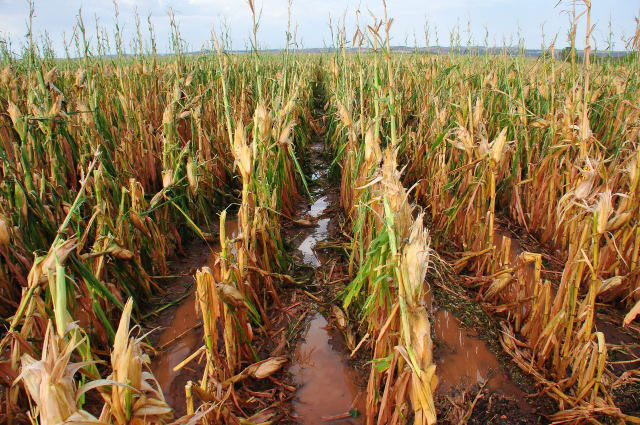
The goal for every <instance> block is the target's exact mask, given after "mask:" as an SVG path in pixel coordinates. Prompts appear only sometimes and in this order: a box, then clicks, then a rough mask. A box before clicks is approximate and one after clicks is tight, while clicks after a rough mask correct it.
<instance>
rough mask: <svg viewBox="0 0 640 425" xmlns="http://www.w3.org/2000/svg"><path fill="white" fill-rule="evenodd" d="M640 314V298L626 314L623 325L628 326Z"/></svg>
mask: <svg viewBox="0 0 640 425" xmlns="http://www.w3.org/2000/svg"><path fill="white" fill-rule="evenodd" d="M639 314H640V300H638V302H636V304H635V305H634V306H633V307H632V308H631V310H629V312H628V313H627V315H626V316H624V321H623V323H622V326H628V325H629V323H631V322H633V321H634V320H635V318H636V317H637V316H638V315H639Z"/></svg>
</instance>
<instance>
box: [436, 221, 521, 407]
mask: <svg viewBox="0 0 640 425" xmlns="http://www.w3.org/2000/svg"><path fill="white" fill-rule="evenodd" d="M495 239H496V241H497V249H500V250H502V249H504V245H505V244H509V246H508V249H509V256H508V257H509V259H508V261H509V263H510V265H514V264H515V263H516V258H517V256H518V255H519V254H520V253H521V252H523V248H522V246H521V245H520V243H519V241H518V240H516V239H514V238H511V237H509V236H508V234H507V233H506V232H500V233H497V232H496V236H495ZM525 272H526V273H532V272H533V270H532V269H531V268H530V265H527V266H526V268H525ZM432 315H433V321H434V329H433V337H434V339H435V340H436V341H437V342H438V350H437V353H436V355H435V360H436V364H437V369H436V370H437V372H436V373H437V375H438V378H439V385H438V389H437V391H438V392H439V393H441V394H443V393H447V392H449V391H451V390H452V389H454V388H456V389H462V390H468V389H470V388H472V387H473V386H474V385H476V384H478V385H482V386H485V387H486V388H488V389H489V390H491V391H494V392H498V393H500V394H502V395H506V396H509V397H511V398H514V399H515V401H516V402H517V403H518V406H519V407H520V408H521V409H523V410H524V411H527V412H531V411H532V408H531V406H530V405H529V404H528V403H527V401H526V393H525V392H524V391H522V390H521V389H520V388H519V387H518V386H517V385H516V384H515V383H514V382H512V381H511V379H510V378H509V376H508V374H507V373H506V371H505V369H504V367H503V366H502V365H501V364H500V362H499V360H498V357H497V355H496V354H494V353H493V352H492V351H491V350H490V349H489V346H488V344H487V343H486V342H485V341H483V340H482V339H481V338H480V336H479V335H478V333H477V331H474V330H470V329H467V328H466V327H464V326H463V324H462V323H461V322H460V320H459V319H458V318H456V317H455V316H454V315H453V314H452V313H451V312H449V311H448V310H446V309H445V308H435V309H433V312H432Z"/></svg>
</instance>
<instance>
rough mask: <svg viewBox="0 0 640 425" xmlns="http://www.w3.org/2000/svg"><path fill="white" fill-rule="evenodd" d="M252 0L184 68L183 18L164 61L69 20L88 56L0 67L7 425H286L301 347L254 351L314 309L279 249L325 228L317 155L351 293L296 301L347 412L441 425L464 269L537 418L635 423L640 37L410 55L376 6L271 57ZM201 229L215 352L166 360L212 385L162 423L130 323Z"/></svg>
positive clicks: (206, 335)
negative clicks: (441, 326) (346, 360)
mask: <svg viewBox="0 0 640 425" xmlns="http://www.w3.org/2000/svg"><path fill="white" fill-rule="evenodd" d="M249 4H250V8H251V11H252V13H253V16H254V33H253V39H252V46H253V49H252V50H251V51H250V52H245V53H232V52H230V51H228V50H227V47H226V45H225V43H226V41H225V37H224V34H219V35H216V34H214V35H213V37H212V44H211V49H210V51H208V52H207V53H202V54H198V55H191V54H187V53H185V52H184V51H182V50H181V44H180V33H179V29H178V27H177V26H173V31H174V32H173V33H172V35H171V37H172V40H174V41H175V45H174V47H175V55H172V56H160V55H157V54H156V53H155V50H154V52H153V53H149V54H143V52H142V49H140V52H139V54H136V55H131V56H125V55H118V56H117V57H115V56H114V57H109V56H107V55H104V54H102V53H101V50H102V49H101V46H100V45H98V46H97V48H96V47H93V46H91V44H90V42H89V41H88V40H87V39H86V38H85V37H84V34H85V32H84V24H83V23H82V20H81V19H80V20H79V22H78V30H79V34H81V37H80V38H78V40H77V47H78V52H79V53H80V54H79V55H78V58H77V59H66V60H62V59H56V58H54V57H53V56H51V55H50V54H48V53H47V52H48V51H47V48H46V47H47V46H37V45H35V44H32V43H30V44H29V46H28V48H26V49H25V52H24V54H22V55H21V56H17V55H15V54H12V53H11V52H9V51H3V52H2V55H3V56H2V57H3V59H2V67H1V69H0V156H1V158H2V165H1V167H0V300H1V302H0V320H1V323H2V327H1V330H0V337H1V340H0V396H1V407H0V421H2V422H6V423H8V424H23V423H32V424H38V423H39V424H40V425H57V424H62V423H78V424H79V423H82V424H87V423H96V424H98V423H100V424H117V425H124V424H136V425H139V424H142V423H152V424H169V423H174V424H194V423H203V424H234V425H236V424H238V425H239V424H272V423H277V422H281V423H296V420H295V417H292V416H290V415H289V414H282V413H281V412H282V411H290V410H291V409H290V405H291V402H292V399H293V398H294V397H295V389H296V388H295V382H293V381H292V380H291V377H290V375H289V374H288V372H287V367H288V364H289V363H290V362H291V361H292V356H293V354H292V353H293V347H294V346H295V338H294V337H293V336H290V339H286V341H285V340H283V342H282V345H281V346H280V347H279V349H277V350H276V349H269V350H267V349H265V348H264V347H267V346H268V344H270V343H271V342H273V341H275V340H276V339H277V338H280V334H279V330H278V329H279V327H280V326H281V325H280V321H281V319H280V318H281V316H282V315H283V314H284V313H283V312H285V313H286V312H287V311H288V310H289V309H291V308H293V307H292V306H293V305H297V301H296V300H297V298H296V296H297V295H295V294H298V293H299V294H302V293H303V292H305V293H307V294H308V290H309V288H308V287H305V286H304V285H305V284H304V282H303V281H304V278H303V275H302V274H301V272H300V267H301V266H300V264H299V261H298V259H297V258H296V256H295V255H292V249H291V243H290V242H289V239H288V236H287V235H288V234H289V233H288V232H291V227H292V226H293V227H294V228H298V227H305V226H307V227H308V226H311V225H313V224H314V220H311V221H310V220H307V219H304V218H303V219H301V218H300V208H301V207H300V205H305V203H307V202H308V201H309V199H311V198H312V187H313V184H314V182H313V180H314V178H312V177H311V176H310V174H309V173H308V170H309V163H310V162H311V160H310V159H309V158H310V154H309V152H311V150H312V146H311V144H312V142H313V141H314V140H321V141H322V143H323V145H324V146H326V154H327V155H328V156H329V159H328V163H330V181H331V182H332V184H333V185H334V186H335V188H336V192H337V194H338V195H337V203H336V206H335V208H336V210H339V212H338V214H339V217H340V222H339V224H338V225H339V233H340V235H339V237H338V236H336V239H338V240H339V241H338V242H336V244H335V246H338V247H339V248H340V249H338V250H334V251H332V252H333V254H332V255H333V257H335V258H334V259H332V260H331V261H333V265H332V266H331V267H332V268H331V272H330V273H329V278H330V280H331V277H332V276H333V275H334V267H335V268H336V269H337V268H340V267H339V266H338V267H336V264H342V265H343V266H344V267H342V269H343V275H344V276H343V277H342V278H340V279H339V280H341V281H343V282H344V284H342V285H341V286H339V287H335V288H332V289H331V296H330V297H328V298H326V299H324V300H319V299H316V297H314V296H313V294H309V296H310V297H312V298H313V299H314V300H315V301H314V303H315V304H317V305H322V306H323V308H326V309H327V310H328V311H331V315H332V317H334V319H335V320H334V323H333V326H334V327H336V328H337V329H339V330H340V331H341V333H342V338H343V339H344V341H345V344H346V346H347V347H348V351H351V357H354V356H355V354H356V353H357V354H358V356H361V357H362V358H364V359H365V360H366V361H365V363H364V364H366V367H365V368H364V370H362V371H361V372H362V379H363V381H364V382H366V386H364V387H363V399H364V400H363V404H362V405H363V406H364V408H363V411H361V412H359V415H361V418H360V419H358V420H361V421H362V422H361V423H364V424H366V425H382V424H404V423H414V424H416V425H427V424H428V425H431V424H436V423H453V422H452V421H451V418H448V417H446V415H444V414H443V412H442V409H441V407H440V406H441V404H440V403H439V402H438V400H439V399H442V397H443V396H442V395H441V393H440V392H439V368H440V367H441V363H438V352H439V351H438V350H437V349H436V346H437V345H438V342H437V341H436V338H435V337H434V332H433V327H434V321H435V315H434V309H433V303H434V302H436V303H437V299H435V297H436V295H434V292H436V289H437V290H439V291H449V292H459V288H458V287H457V286H456V287H455V288H454V287H453V286H452V284H451V282H452V279H453V280H454V281H455V282H456V285H459V286H460V287H461V288H462V289H461V290H462V291H463V292H464V297H466V299H468V300H471V302H473V303H474V304H476V305H478V306H479V307H481V308H482V309H483V310H484V311H485V312H486V313H487V315H488V316H489V317H490V318H491V320H493V321H494V323H496V326H497V327H498V330H499V332H498V333H499V340H498V341H497V342H498V344H499V347H500V351H501V352H502V354H503V355H505V356H506V357H507V358H509V359H510V360H509V361H510V362H511V363H512V364H513V365H515V367H517V368H519V369H520V370H521V372H522V373H523V374H524V375H526V376H527V377H529V378H528V379H531V380H532V382H533V388H535V392H534V393H533V396H534V397H541V398H542V397H544V398H545V399H546V400H548V401H549V403H550V404H551V406H552V408H551V410H549V411H547V412H546V413H544V414H541V415H540V416H539V418H540V419H539V422H540V423H594V424H596V423H616V424H618V423H619V424H622V423H640V417H638V416H636V415H638V413H637V412H638V409H637V408H636V409H635V410H634V409H629V408H627V407H625V406H622V405H621V404H620V400H621V398H620V392H625V391H636V392H637V391H638V382H639V381H640V369H639V368H638V361H639V360H640V359H638V358H637V357H636V354H635V353H637V351H634V347H636V348H637V347H638V344H639V342H638V341H640V327H639V326H638V324H637V323H638V322H637V317H638V316H639V315H640V258H639V257H640V104H639V103H638V99H640V77H639V75H640V72H639V71H640V61H639V60H638V59H639V58H640V32H636V34H635V38H634V39H633V40H632V47H633V49H634V53H633V54H630V55H628V56H627V57H625V58H621V59H616V60H614V59H603V58H601V57H597V56H591V55H590V47H589V34H590V30H588V31H587V39H586V44H587V49H585V52H584V55H583V56H582V57H581V58H575V57H574V58H564V59H563V58H560V57H559V56H558V54H557V52H556V51H555V49H554V46H550V47H549V49H548V51H545V52H544V53H545V54H543V55H542V56H540V57H538V58H531V57H525V56H524V55H511V54H507V52H506V51H504V52H503V53H502V54H494V53H487V54H457V53H456V52H455V49H451V51H449V52H448V53H445V54H437V55H436V54H425V53H422V52H420V51H417V50H416V51H415V52H414V53H410V54H400V53H395V52H394V51H393V49H392V48H391V45H390V35H389V34H390V28H391V26H392V20H391V19H389V18H387V16H385V17H384V19H377V18H373V22H372V23H371V24H370V25H368V26H367V27H366V28H358V29H357V30H356V32H355V34H347V31H346V29H344V28H343V27H340V26H337V27H336V28H335V32H334V33H335V40H334V42H335V49H333V50H332V51H331V52H330V53H322V54H309V53H307V54H305V53H297V52H293V51H290V50H289V49H288V48H287V49H285V50H283V51H282V52H280V53H273V54H272V53H264V52H260V51H259V50H258V48H257V45H258V42H257V24H256V23H255V17H256V11H255V10H254V7H253V3H252V2H250V3H249ZM584 6H585V15H584V19H585V20H587V28H591V25H590V24H589V22H590V20H589V19H590V7H591V4H590V2H588V1H585V2H584ZM574 25H575V24H574ZM150 30H151V31H152V28H151V27H150ZM152 34H153V33H152ZM287 34H289V33H287ZM352 37H353V38H352ZM287 42H289V40H287ZM348 45H351V46H352V48H349V49H348V48H347V46H348ZM91 49H93V50H96V49H97V52H98V53H97V54H95V53H93V54H89V52H90V51H91ZM229 221H233V222H234V223H237V229H238V230H237V232H236V233H234V234H233V235H231V234H228V232H227V230H226V229H228V224H229ZM296 226H297V227H296ZM194 240H202V241H205V243H206V246H207V250H208V251H209V252H210V260H209V261H208V263H207V264H206V265H204V264H203V265H200V266H199V267H198V269H197V270H196V271H195V272H193V273H191V274H190V278H191V279H192V281H193V282H194V289H193V293H194V294H195V298H194V300H195V301H194V302H193V304H194V305H193V308H194V309H195V311H197V314H198V318H199V319H198V320H199V324H198V326H201V328H202V333H203V337H202V341H200V343H199V344H198V345H197V346H195V347H192V349H191V350H190V351H189V353H187V354H186V355H184V356H183V357H182V358H181V359H180V360H181V362H180V365H179V366H177V367H176V368H174V369H173V371H174V372H175V371H177V370H179V369H181V368H186V367H187V365H190V364H193V363H196V362H197V363H198V364H200V365H201V366H202V370H203V373H202V374H201V376H198V378H197V379H192V380H190V381H189V382H188V384H187V385H186V387H185V388H184V400H185V402H184V403H185V406H182V408H183V410H184V411H185V412H186V413H185V415H184V416H182V417H177V415H176V414H175V411H176V410H178V409H177V408H176V406H172V405H170V404H169V403H168V402H167V400H166V395H167V394H164V393H163V390H162V389H161V386H160V383H159V382H158V380H157V379H156V376H154V374H153V373H152V370H151V364H152V361H153V358H154V355H155V354H157V350H156V348H157V347H155V348H154V347H153V344H152V343H150V342H149V339H148V334H147V333H145V331H144V330H145V329H146V327H145V319H146V318H147V317H149V316H150V315H152V314H154V312H153V311H152V312H151V313H149V311H150V309H154V308H157V306H154V305H153V304H152V303H150V301H149V300H150V299H152V298H153V297H156V296H159V295H163V294H167V289H168V288H167V287H166V286H165V282H166V278H167V277H168V276H170V275H171V274H172V273H173V269H172V266H171V265H172V263H173V261H174V260H175V259H176V258H180V257H181V256H184V254H185V251H188V250H189V249H190V246H192V245H191V244H192V241H194ZM525 240H526V241H528V242H527V243H524V242H523V241H525ZM327 263H328V262H327ZM438 288H439V289H438ZM292 293H293V294H294V295H293V296H292V295H291V294H292ZM302 296H304V295H302ZM175 302H176V303H177V301H175ZM163 308H164V307H163ZM284 316H287V315H286V314H284ZM289 316H292V317H290V318H289V319H290V320H293V319H295V317H294V316H295V315H294V314H291V313H289ZM299 320H300V321H302V318H300V319H299ZM290 323H291V322H290ZM612 323H613V324H612ZM292 335H293V332H292ZM621 335H625V337H624V338H623V337H621ZM287 338H289V336H288V337H287ZM630 341H631V342H630ZM283 347H286V348H283ZM621 366H625V367H621ZM444 367H446V364H445V365H444ZM269 386H272V387H273V389H268V388H271V387H269ZM478 394H479V395H478V397H480V393H478ZM478 397H476V400H474V401H473V403H471V401H469V402H468V403H467V404H466V406H465V407H464V408H465V410H466V409H469V414H468V415H467V416H464V417H460V418H459V419H460V420H459V421H455V423H467V421H468V420H469V418H470V416H469V415H471V413H472V412H473V409H474V406H475V404H476V401H477V399H478ZM283 406H289V410H287V409H284V407H283ZM282 409H284V410H282ZM356 416H357V415H356ZM356 416H354V417H356ZM343 419H344V417H343Z"/></svg>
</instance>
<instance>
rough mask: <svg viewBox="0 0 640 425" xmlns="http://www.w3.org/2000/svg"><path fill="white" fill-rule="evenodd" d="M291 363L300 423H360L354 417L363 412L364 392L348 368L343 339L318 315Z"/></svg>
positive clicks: (310, 325)
mask: <svg viewBox="0 0 640 425" xmlns="http://www.w3.org/2000/svg"><path fill="white" fill-rule="evenodd" d="M294 359H295V360H294V362H293V365H292V366H291V368H290V369H289V371H290V372H291V373H292V374H293V376H294V379H295V381H296V384H297V385H298V391H297V393H296V398H295V400H294V402H293V407H294V411H295V414H296V416H297V420H298V421H299V422H300V423H302V424H304V425H320V424H327V423H353V424H359V423H361V421H360V420H359V419H358V418H355V417H354V416H357V415H358V414H362V413H363V412H364V401H365V394H364V391H363V390H361V389H360V388H359V387H358V386H357V385H356V384H355V382H356V378H357V377H356V372H355V371H354V370H352V369H351V368H350V367H349V366H348V365H347V362H346V359H347V354H346V348H345V347H344V343H343V341H342V338H341V337H340V335H339V334H338V333H336V332H334V331H332V330H330V329H329V328H328V323H327V321H326V319H325V318H324V317H323V316H322V315H321V314H320V313H315V315H314V316H313V318H312V319H311V323H310V324H309V330H308V331H307V334H306V335H305V338H304V341H302V342H301V343H300V345H299V346H298V348H297V350H296V353H295V357H294Z"/></svg>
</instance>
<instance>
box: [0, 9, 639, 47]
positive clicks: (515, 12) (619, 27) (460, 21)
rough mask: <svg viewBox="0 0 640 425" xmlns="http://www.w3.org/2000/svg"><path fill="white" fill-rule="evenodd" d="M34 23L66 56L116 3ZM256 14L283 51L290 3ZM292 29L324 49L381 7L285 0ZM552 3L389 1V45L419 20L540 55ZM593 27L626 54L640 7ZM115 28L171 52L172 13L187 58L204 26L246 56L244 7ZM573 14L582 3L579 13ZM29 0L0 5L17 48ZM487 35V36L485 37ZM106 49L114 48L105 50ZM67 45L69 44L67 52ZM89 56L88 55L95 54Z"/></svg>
mask: <svg viewBox="0 0 640 425" xmlns="http://www.w3.org/2000/svg"><path fill="white" fill-rule="evenodd" d="M33 1H34V5H35V16H34V20H33V30H34V31H33V32H34V35H35V36H36V37H41V36H42V35H43V34H44V31H45V30H46V31H47V33H48V35H49V38H50V39H51V40H52V43H53V46H54V49H55V52H56V54H57V55H58V56H64V52H65V50H64V40H67V42H68V43H69V40H70V39H71V37H72V34H73V33H74V26H75V24H76V22H77V15H78V13H79V11H80V9H82V16H83V19H84V23H85V26H86V27H87V30H86V31H87V36H88V37H89V39H90V41H91V42H95V40H96V30H95V27H96V19H97V20H98V25H99V27H100V28H102V29H103V30H104V31H106V32H107V33H108V34H109V35H110V38H111V39H113V32H114V27H115V26H114V5H113V1H112V0H33ZM255 1H256V8H257V9H258V10H259V11H261V12H260V26H259V29H258V42H259V44H260V47H261V48H281V47H283V46H284V44H285V39H286V38H285V34H286V30H287V21H288V2H289V0H255ZM292 2H293V3H292V6H291V27H292V32H294V31H295V34H296V41H297V43H298V46H299V47H305V48H311V47H326V46H330V45H331V31H330V29H329V21H330V19H331V21H332V22H333V23H334V24H336V23H337V22H344V24H345V28H346V29H347V33H348V34H347V38H348V39H349V40H351V38H352V35H353V32H354V31H355V22H356V15H357V14H356V11H357V10H359V11H360V14H359V19H360V23H361V24H369V23H371V21H372V18H371V14H370V13H373V14H374V15H375V16H377V17H382V16H383V13H384V12H383V6H382V0H292ZM557 3H558V0H388V1H387V6H388V13H389V17H390V18H393V19H394V22H393V25H392V27H391V37H392V44H393V45H408V46H414V45H416V44H417V45H418V46H424V45H425V23H427V22H428V27H429V28H430V30H429V34H430V41H429V44H430V45H432V46H435V45H440V46H448V45H450V34H451V31H452V30H453V29H454V28H458V29H459V32H460V39H461V44H462V45H463V46H464V45H467V43H468V41H469V39H471V44H472V45H484V44H485V40H487V41H488V44H489V45H490V46H494V45H497V46H502V45H505V44H507V45H517V42H518V39H519V38H521V39H523V40H524V41H525V46H526V47H527V48H533V49H536V48H540V46H541V44H542V42H543V33H544V42H545V44H546V45H548V44H549V43H550V42H551V41H552V40H553V39H554V38H556V37H557V38H556V47H559V48H562V47H565V46H566V45H567V44H568V42H567V30H568V28H569V15H568V13H566V12H567V11H568V10H569V9H570V8H571V6H570V2H569V1H568V0H563V2H562V3H561V4H560V5H558V6H556V4H557ZM592 3H593V6H592V17H591V19H592V23H593V24H595V29H594V31H593V38H592V40H593V41H592V48H595V47H597V48H598V49H600V50H605V49H606V48H607V45H608V41H607V40H608V39H609V34H610V24H611V32H613V42H614V49H616V50H624V49H625V42H624V41H623V38H627V39H628V38H629V37H631V36H632V35H633V33H634V32H635V25H636V24H635V20H634V17H637V16H640V0H592ZM118 8H119V12H120V15H119V24H120V27H121V28H122V30H123V33H124V35H123V38H124V39H125V40H126V42H125V48H126V49H127V50H130V45H131V40H133V39H134V33H135V20H134V16H135V12H136V10H137V11H138V13H139V15H140V17H141V21H142V24H143V32H144V34H143V36H144V37H145V38H146V39H147V41H146V44H147V45H148V33H147V22H146V21H147V16H150V19H151V22H152V23H153V26H154V30H155V33H156V39H157V46H158V51H159V52H160V53H168V52H169V51H170V46H171V43H170V26H169V18H168V12H169V11H170V10H173V13H174V15H175V18H176V21H177V23H178V25H179V28H180V34H181V38H182V39H183V40H184V41H185V42H186V44H187V46H188V49H189V51H196V50H199V49H200V48H202V47H208V46H210V40H211V30H212V28H214V27H215V28H216V29H218V30H219V29H220V28H221V27H222V26H223V25H224V27H226V28H227V33H228V35H229V38H230V40H231V43H232V46H231V47H232V48H233V49H245V48H247V47H248V46H249V38H250V36H251V14H250V10H249V7H248V5H247V2H246V0H183V1H170V0H118ZM578 8H579V9H580V8H581V6H578ZM28 10H29V8H28V3H27V0H0V38H2V39H10V40H11V46H12V48H13V49H14V50H15V51H17V50H19V49H20V46H21V45H23V44H24V43H25V40H26V38H25V34H26V33H27V22H28ZM585 26H586V21H585V19H584V18H583V19H582V21H581V22H580V24H579V31H578V35H577V39H578V42H577V46H578V48H581V47H582V46H584V44H585V43H584V27H585ZM487 31H488V37H487V35H486V33H487ZM111 45H112V48H113V49H114V46H113V42H112V43H111ZM73 50H74V47H73V46H71V53H72V54H73ZM94 50H95V48H94Z"/></svg>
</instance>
